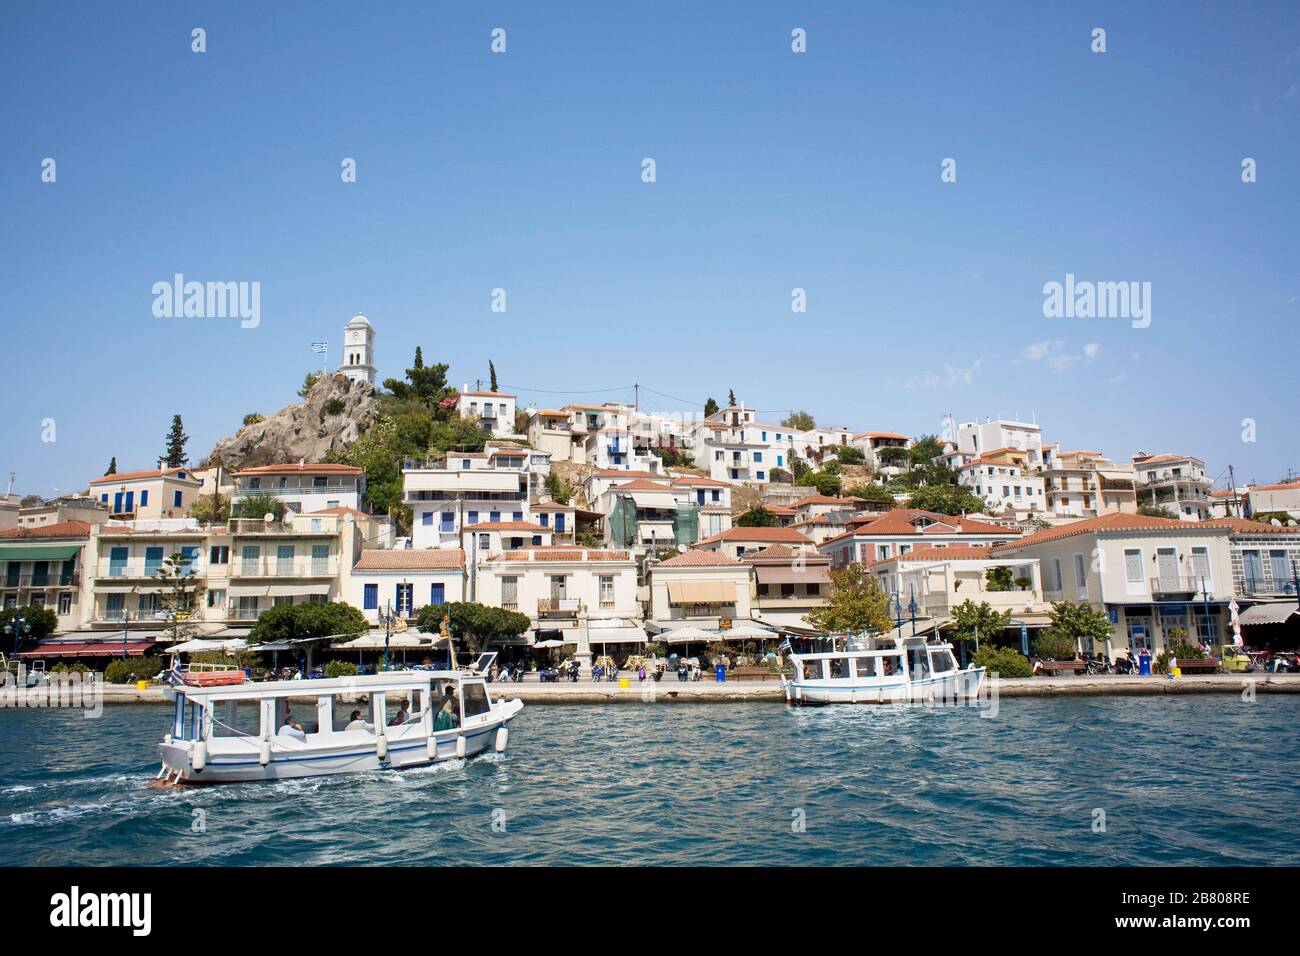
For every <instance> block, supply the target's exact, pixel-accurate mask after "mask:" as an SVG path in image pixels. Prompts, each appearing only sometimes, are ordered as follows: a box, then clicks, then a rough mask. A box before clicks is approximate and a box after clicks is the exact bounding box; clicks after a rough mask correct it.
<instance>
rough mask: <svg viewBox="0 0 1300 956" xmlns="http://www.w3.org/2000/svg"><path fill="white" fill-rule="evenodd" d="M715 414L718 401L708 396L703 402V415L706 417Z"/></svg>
mask: <svg viewBox="0 0 1300 956" xmlns="http://www.w3.org/2000/svg"><path fill="white" fill-rule="evenodd" d="M716 414H718V403H717V402H715V401H714V400H713V399H711V398H710V399H709V400H708V401H707V402H705V403H704V417H705V418H708V417H709V416H710V415H716Z"/></svg>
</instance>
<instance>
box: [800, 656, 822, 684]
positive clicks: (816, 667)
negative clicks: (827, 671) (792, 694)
mask: <svg viewBox="0 0 1300 956" xmlns="http://www.w3.org/2000/svg"><path fill="white" fill-rule="evenodd" d="M799 664H800V665H801V666H802V667H803V676H804V680H821V676H822V662H821V659H820V658H818V659H815V660H811V661H800V662H799Z"/></svg>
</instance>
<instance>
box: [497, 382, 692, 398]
mask: <svg viewBox="0 0 1300 956" xmlns="http://www.w3.org/2000/svg"><path fill="white" fill-rule="evenodd" d="M501 387H502V388H508V389H512V390H513V391H516V392H537V393H538V394H541V395H591V394H594V393H596V392H626V391H627V390H628V389H630V388H633V387H634V386H632V385H620V386H618V387H617V388H563V389H560V388H524V386H522V385H502V386H501ZM642 387H643V388H644V386H642ZM679 400H680V399H679Z"/></svg>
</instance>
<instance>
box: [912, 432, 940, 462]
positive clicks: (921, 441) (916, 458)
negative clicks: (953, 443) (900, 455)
mask: <svg viewBox="0 0 1300 956" xmlns="http://www.w3.org/2000/svg"><path fill="white" fill-rule="evenodd" d="M942 454H943V442H941V441H939V437H938V436H937V435H922V436H921V437H920V438H918V439H916V440H915V441H914V442H912V447H911V448H909V449H908V457H909V458H910V459H911V460H912V465H913V466H914V467H915V466H916V465H929V464H932V463H933V462H934V459H936V458H938V457H939V456H940V455H942Z"/></svg>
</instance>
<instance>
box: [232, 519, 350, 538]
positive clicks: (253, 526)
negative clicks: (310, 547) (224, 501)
mask: <svg viewBox="0 0 1300 956" xmlns="http://www.w3.org/2000/svg"><path fill="white" fill-rule="evenodd" d="M226 530H227V531H228V532H229V533H230V534H242V535H254V534H255V535H268V534H270V535H308V534H337V533H338V530H339V519H338V518H337V516H335V515H321V516H319V517H313V516H310V515H307V516H302V517H299V518H297V519H296V520H290V519H286V520H284V521H266V520H265V519H263V518H231V519H230V520H229V521H228V522H226Z"/></svg>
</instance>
